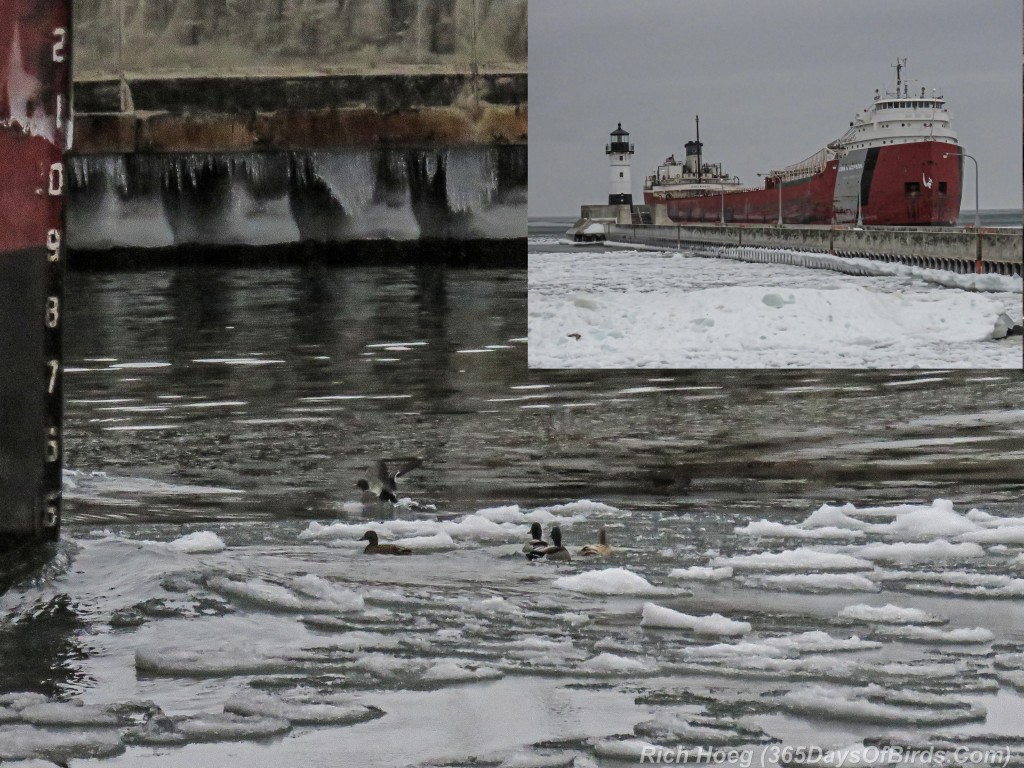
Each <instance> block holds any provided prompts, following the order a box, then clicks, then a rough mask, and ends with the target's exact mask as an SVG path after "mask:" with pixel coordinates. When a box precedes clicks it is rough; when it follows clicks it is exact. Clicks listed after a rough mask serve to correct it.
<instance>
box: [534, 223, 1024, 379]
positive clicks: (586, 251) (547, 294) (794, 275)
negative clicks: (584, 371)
mask: <svg viewBox="0 0 1024 768" xmlns="http://www.w3.org/2000/svg"><path fill="white" fill-rule="evenodd" d="M530 248H531V253H530V302H529V316H530V317H529V339H530V358H529V359H530V366H531V367H534V368H762V367H763V368H921V367H944V368H945V367H964V368H1018V369H1019V368H1020V367H1021V365H1022V356H1021V342H1020V337H1014V338H1010V339H1002V340H995V339H994V337H998V336H1001V335H1004V334H1005V329H1006V327H1007V325H1008V323H1007V322H1006V320H1007V318H1009V320H1010V321H1012V323H1013V324H1019V323H1020V322H1021V286H1022V283H1021V280H1020V278H1016V277H1004V276H999V275H989V276H985V280H984V282H982V283H980V284H979V283H978V282H977V280H976V279H975V277H974V276H972V275H953V274H952V273H941V274H929V271H926V270H920V269H910V268H902V269H900V270H897V273H896V274H892V275H879V276H860V275H850V274H842V273H840V272H833V271H829V270H825V269H809V268H804V267H798V266H790V265H786V264H759V263H749V262H742V261H733V260H730V259H725V258H722V259H717V258H707V257H700V256H696V255H693V254H690V253H687V252H685V251H683V252H679V253H671V252H652V251H637V250H623V249H617V250H609V249H607V248H597V249H594V248H589V247H586V246H584V247H572V246H567V245H565V244H564V243H559V242H558V241H557V240H556V239H554V238H550V237H532V238H531V240H530ZM748 250H752V249H748ZM819 258H820V257H819ZM851 261H853V262H860V261H861V260H851ZM865 265H866V266H867V267H871V266H873V265H872V263H870V262H865ZM875 266H878V267H879V268H882V267H885V268H889V269H896V268H895V267H893V266H892V265H875ZM943 275H948V277H949V278H950V279H951V281H952V284H951V285H950V286H943V285H939V284H937V283H936V281H935V280H936V278H940V277H942V276H943ZM958 282H959V283H960V284H962V285H963V286H964V287H965V288H972V289H973V288H975V287H976V286H977V285H980V286H981V287H982V288H983V290H965V289H961V288H958V287H956V284H957V283H958Z"/></svg>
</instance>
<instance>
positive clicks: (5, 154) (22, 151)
mask: <svg viewBox="0 0 1024 768" xmlns="http://www.w3.org/2000/svg"><path fill="white" fill-rule="evenodd" d="M0 3H2V12H0V174H2V176H0V178H2V180H3V183H2V185H0V253H9V252H11V251H16V250H20V249H23V248H28V247H30V246H45V245H46V243H47V238H48V236H49V232H50V231H51V230H55V229H60V226H61V215H62V210H63V198H62V196H61V189H60V187H61V186H62V181H63V179H62V178H61V176H60V174H61V170H60V169H54V165H55V164H59V163H60V162H61V159H62V155H63V145H64V132H65V130H66V127H67V121H68V113H69V111H70V110H69V108H68V99H67V96H66V93H67V91H68V70H69V68H68V66H67V56H68V53H69V47H70V46H69V41H68V37H67V35H68V21H69V6H70V3H69V2H66V0H0Z"/></svg>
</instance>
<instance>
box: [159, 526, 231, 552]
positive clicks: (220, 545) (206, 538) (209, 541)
mask: <svg viewBox="0 0 1024 768" xmlns="http://www.w3.org/2000/svg"><path fill="white" fill-rule="evenodd" d="M167 548H168V549H173V550H174V551H175V552H185V553H188V554H201V553H204V552H220V551H222V550H224V549H226V548H227V545H226V544H225V543H224V541H223V539H221V537H220V536H218V535H217V534H216V533H214V532H213V531H196V532H195V533H189V534H187V535H185V536H182V537H180V538H177V539H175V540H174V541H172V542H169V543H168V544H167Z"/></svg>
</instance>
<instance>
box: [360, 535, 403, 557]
mask: <svg viewBox="0 0 1024 768" xmlns="http://www.w3.org/2000/svg"><path fill="white" fill-rule="evenodd" d="M359 541H367V542H369V543H368V544H367V545H366V547H365V548H364V549H363V553H364V554H367V555H411V554H412V550H411V549H408V548H406V547H400V546H398V545H397V544H378V543H377V542H378V538H377V532H376V531H367V532H366V533H364V534H363V535H362V536H361V537H360V538H359Z"/></svg>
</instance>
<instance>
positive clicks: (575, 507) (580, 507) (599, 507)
mask: <svg viewBox="0 0 1024 768" xmlns="http://www.w3.org/2000/svg"><path fill="white" fill-rule="evenodd" d="M540 510H546V511H548V512H551V513H552V514H556V515H592V514H597V515H620V514H623V512H622V510H620V509H618V508H616V507H613V506H611V505H609V504H602V503H601V502H600V501H591V500H590V499H580V500H579V501H570V502H568V503H567V504H555V505H554V506H551V507H538V508H537V510H536V511H540Z"/></svg>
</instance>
